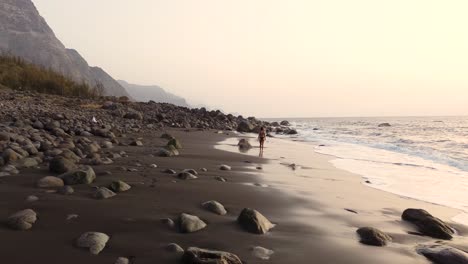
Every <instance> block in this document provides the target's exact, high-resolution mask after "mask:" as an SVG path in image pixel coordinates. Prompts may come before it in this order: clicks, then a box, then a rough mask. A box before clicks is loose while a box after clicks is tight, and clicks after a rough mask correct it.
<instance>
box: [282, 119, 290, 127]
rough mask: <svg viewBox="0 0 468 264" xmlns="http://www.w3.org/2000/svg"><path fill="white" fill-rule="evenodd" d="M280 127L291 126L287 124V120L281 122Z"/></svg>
mask: <svg viewBox="0 0 468 264" xmlns="http://www.w3.org/2000/svg"><path fill="white" fill-rule="evenodd" d="M280 125H282V126H290V125H291V124H290V123H289V121H288V120H283V121H281V123H280Z"/></svg>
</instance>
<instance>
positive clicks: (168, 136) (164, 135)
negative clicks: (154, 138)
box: [161, 133, 174, 140]
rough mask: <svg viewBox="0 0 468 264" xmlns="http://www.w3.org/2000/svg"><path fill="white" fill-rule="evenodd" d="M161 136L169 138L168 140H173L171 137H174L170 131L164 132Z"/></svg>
mask: <svg viewBox="0 0 468 264" xmlns="http://www.w3.org/2000/svg"><path fill="white" fill-rule="evenodd" d="M161 138H164V139H167V140H171V139H173V138H174V137H173V136H172V135H171V134H169V133H164V134H162V135H161Z"/></svg>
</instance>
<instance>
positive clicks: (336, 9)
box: [33, 0, 468, 117]
mask: <svg viewBox="0 0 468 264" xmlns="http://www.w3.org/2000/svg"><path fill="white" fill-rule="evenodd" d="M33 2H34V3H35V4H36V6H37V8H38V9H39V12H40V13H41V15H42V16H43V17H44V18H45V19H46V21H47V22H48V23H49V25H50V26H51V27H52V29H53V30H54V31H55V33H56V35H57V37H58V38H59V39H60V40H61V41H62V42H63V43H64V44H65V46H67V47H68V48H74V49H76V50H78V51H79V52H80V53H81V55H83V57H84V58H85V59H86V60H87V61H88V62H89V64H90V65H93V66H100V67H102V68H104V69H105V70H106V71H107V72H108V73H110V74H111V75H112V76H113V77H114V78H115V79H123V80H126V81H128V82H131V83H135V84H145V85H153V84H154V85H159V86H161V87H163V88H165V89H166V90H168V91H170V92H172V93H175V94H177V95H180V96H183V97H185V98H186V99H187V100H188V101H189V102H192V103H194V104H205V105H208V106H212V107H217V108H220V109H222V110H223V111H224V112H234V113H242V114H244V115H247V116H257V117H329V116H340V117H341V116H420V115H468V30H467V28H466V27H467V25H468V16H467V15H466V10H468V1H466V0H447V1H440V0H353V1H350V0H235V1H229V0H170V1H168V0H133V1H129V0H99V1H96V0H80V1H72V0H33Z"/></svg>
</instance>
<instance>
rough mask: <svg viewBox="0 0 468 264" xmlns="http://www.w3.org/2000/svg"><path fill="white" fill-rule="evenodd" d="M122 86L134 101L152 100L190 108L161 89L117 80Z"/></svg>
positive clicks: (178, 98)
mask: <svg viewBox="0 0 468 264" xmlns="http://www.w3.org/2000/svg"><path fill="white" fill-rule="evenodd" d="M118 82H119V83H120V85H122V86H123V87H124V88H125V89H127V91H128V92H129V93H130V96H132V97H133V98H134V99H135V100H136V101H140V102H148V101H149V100H153V101H155V102H157V103H170V104H174V105H177V106H183V107H190V106H189V104H188V103H187V101H185V99H184V98H182V97H180V96H177V95H174V94H172V93H169V92H166V91H165V90H164V89H163V88H161V87H159V86H156V85H137V84H131V83H127V82H126V81H122V80H119V81H118Z"/></svg>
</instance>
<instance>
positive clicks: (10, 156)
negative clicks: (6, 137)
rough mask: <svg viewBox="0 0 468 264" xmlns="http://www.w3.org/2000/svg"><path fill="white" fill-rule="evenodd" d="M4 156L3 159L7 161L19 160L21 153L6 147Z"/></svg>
mask: <svg viewBox="0 0 468 264" xmlns="http://www.w3.org/2000/svg"><path fill="white" fill-rule="evenodd" d="M2 157H3V160H4V161H5V162H6V163H8V162H13V161H16V160H18V159H19V154H18V153H16V152H15V151H14V150H12V149H6V150H5V151H3V154H2Z"/></svg>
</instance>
